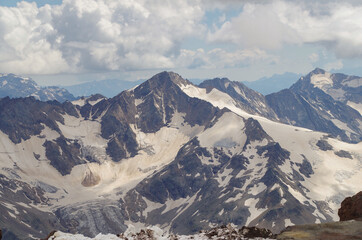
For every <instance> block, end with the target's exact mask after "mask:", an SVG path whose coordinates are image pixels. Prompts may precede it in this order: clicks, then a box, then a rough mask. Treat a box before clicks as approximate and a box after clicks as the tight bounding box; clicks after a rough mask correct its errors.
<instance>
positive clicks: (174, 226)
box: [0, 72, 362, 238]
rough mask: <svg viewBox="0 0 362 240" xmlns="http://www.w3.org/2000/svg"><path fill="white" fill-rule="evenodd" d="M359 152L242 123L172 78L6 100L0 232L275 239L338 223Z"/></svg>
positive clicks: (229, 105)
mask: <svg viewBox="0 0 362 240" xmlns="http://www.w3.org/2000/svg"><path fill="white" fill-rule="evenodd" d="M361 149H362V146H361V143H358V144H350V143H344V142H341V141H339V140H337V139H333V138H330V137H328V136H327V134H325V133H322V132H315V131H312V130H309V129H305V128H300V127H295V126H291V125H285V124H281V123H276V122H273V121H271V120H269V119H267V118H264V117H262V116H257V115H252V114H250V113H247V112H246V111H243V110H242V109H241V108H239V107H238V106H237V104H236V101H235V100H234V99H233V98H231V97H230V95H228V94H226V93H224V92H221V91H219V90H217V89H216V88H213V89H212V90H211V91H209V92H207V90H206V89H204V88H199V87H196V86H194V85H192V84H191V83H190V82H188V81H187V80H184V79H182V78H181V77H180V76H179V75H177V74H175V73H167V72H163V73H160V74H158V75H156V76H154V77H152V78H151V79H150V80H148V81H146V82H144V83H143V84H141V85H140V86H138V87H136V88H133V89H131V90H128V91H124V92H122V93H121V94H119V95H117V96H116V97H114V98H111V99H106V98H103V97H101V96H95V97H93V98H92V97H91V98H89V99H82V100H80V101H77V102H74V103H70V102H66V103H63V104H59V103H54V102H40V101H36V100H34V99H33V98H25V99H7V98H5V99H0V158H1V162H0V181H1V183H2V184H1V187H0V212H1V214H2V216H4V217H3V218H1V219H0V223H1V226H4V227H5V228H6V229H7V231H8V232H9V231H10V232H12V233H14V234H16V235H17V236H18V237H20V238H26V237H35V238H36V237H38V238H39V237H45V236H46V234H45V233H48V232H50V231H51V230H53V229H59V230H60V231H65V232H67V231H68V232H72V233H76V232H77V233H82V234H83V235H85V236H91V237H94V236H96V235H98V234H99V233H102V234H108V233H114V234H116V233H121V232H124V231H125V230H126V229H127V227H128V226H129V225H130V224H132V225H134V226H137V227H145V226H149V225H156V226H158V227H160V228H162V229H163V230H164V231H169V232H174V233H180V234H191V233H195V232H198V231H199V230H201V229H206V228H210V227H213V226H216V225H220V224H222V223H233V224H234V225H236V226H239V227H241V226H243V225H250V226H252V225H257V226H260V227H267V228H269V229H272V230H273V231H275V232H278V231H280V230H281V229H283V228H284V227H285V226H286V225H288V224H302V223H312V222H324V221H331V220H333V219H336V216H337V212H336V211H337V207H338V206H339V203H340V202H341V201H342V200H343V199H344V197H345V196H348V195H350V194H351V193H354V192H357V191H359V190H360V189H359V188H360V185H359V179H361V177H362V170H361V168H362V159H361V154H362V153H361ZM39 222H40V223H42V224H40V225H39V226H38V223H39ZM29 234H31V236H30V235H29Z"/></svg>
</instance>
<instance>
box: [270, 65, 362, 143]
mask: <svg viewBox="0 0 362 240" xmlns="http://www.w3.org/2000/svg"><path fill="white" fill-rule="evenodd" d="M266 101H267V104H268V105H269V106H270V107H271V108H272V109H273V110H274V112H275V113H276V114H277V115H278V117H279V119H280V121H282V122H285V123H288V124H292V125H295V126H301V127H305V128H309V129H312V130H317V131H322V132H326V133H330V134H331V135H332V136H334V137H337V138H339V139H341V140H343V141H348V142H359V141H361V139H362V128H361V123H362V117H361V114H360V113H361V106H362V78H360V77H355V76H347V75H344V74H338V73H335V74H331V73H328V72H326V71H324V70H322V69H319V68H316V69H315V70H314V71H312V72H310V73H309V74H308V75H306V76H304V77H301V78H300V79H299V80H298V81H297V82H296V83H295V84H293V85H292V86H291V87H290V88H289V89H284V90H282V91H280V92H277V93H272V94H269V95H267V96H266Z"/></svg>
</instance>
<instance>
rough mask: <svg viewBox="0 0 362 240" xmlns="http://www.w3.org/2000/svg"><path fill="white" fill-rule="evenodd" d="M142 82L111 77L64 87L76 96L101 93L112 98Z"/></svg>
mask: <svg viewBox="0 0 362 240" xmlns="http://www.w3.org/2000/svg"><path fill="white" fill-rule="evenodd" d="M142 82H143V81H142V80H138V81H134V82H131V81H122V80H119V79H109V80H102V81H93V82H86V83H81V84H77V85H71V86H64V88H65V89H67V90H68V91H69V92H71V93H72V94H73V95H74V96H80V97H81V96H91V95H93V94H97V93H99V94H102V95H104V96H106V97H108V98H111V97H114V96H116V95H117V94H119V93H120V92H122V91H124V90H127V89H130V88H133V87H134V86H136V85H138V84H140V83H142Z"/></svg>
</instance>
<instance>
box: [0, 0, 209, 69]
mask: <svg viewBox="0 0 362 240" xmlns="http://www.w3.org/2000/svg"><path fill="white" fill-rule="evenodd" d="M203 14H204V12H203V10H202V9H201V7H200V6H199V4H198V1H192V0H174V1H162V0H122V1H118V0H63V3H62V5H60V6H49V5H45V6H44V7H41V8H38V7H37V6H36V4H30V3H26V2H21V3H20V4H18V6H17V7H16V8H6V7H0V72H16V73H20V74H22V73H26V74H36V73H42V74H51V73H61V72H87V71H94V70H133V69H148V68H170V67H173V66H174V62H173V60H174V58H175V56H177V54H178V53H179V49H180V44H181V42H182V41H183V40H184V39H185V38H186V37H188V36H197V35H200V34H201V33H202V32H203V31H204V28H203V26H202V25H201V24H200V22H201V19H202V17H203Z"/></svg>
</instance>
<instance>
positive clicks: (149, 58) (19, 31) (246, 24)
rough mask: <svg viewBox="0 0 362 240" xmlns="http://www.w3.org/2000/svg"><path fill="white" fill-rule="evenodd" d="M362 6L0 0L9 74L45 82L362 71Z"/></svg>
mask: <svg viewBox="0 0 362 240" xmlns="http://www.w3.org/2000/svg"><path fill="white" fill-rule="evenodd" d="M361 13H362V1H358V0H345V1H337V0H320V1H308V0H300V1H292V0H275V1H273V0H269V1H263V0H249V1H248V0H121V1H120V0H49V1H46V0H37V1H30V0H29V1H17V0H0V73H14V74H18V75H22V76H29V77H32V78H33V79H34V80H35V81H37V82H38V83H40V84H42V85H72V84H77V83H81V82H86V81H93V80H103V79H115V78H116V79H122V80H130V81H132V80H138V79H148V78H150V77H151V76H152V75H154V74H156V73H158V72H161V71H174V72H177V73H179V74H181V76H183V77H184V78H188V79H207V78H214V77H228V78H229V79H231V80H235V81H255V80H257V79H259V78H262V77H270V76H272V75H274V74H283V73H285V72H292V73H297V74H307V73H308V72H310V71H312V70H313V69H314V68H316V67H320V68H323V69H325V70H327V71H331V72H342V73H346V74H353V75H359V76H362V14H361Z"/></svg>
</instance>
